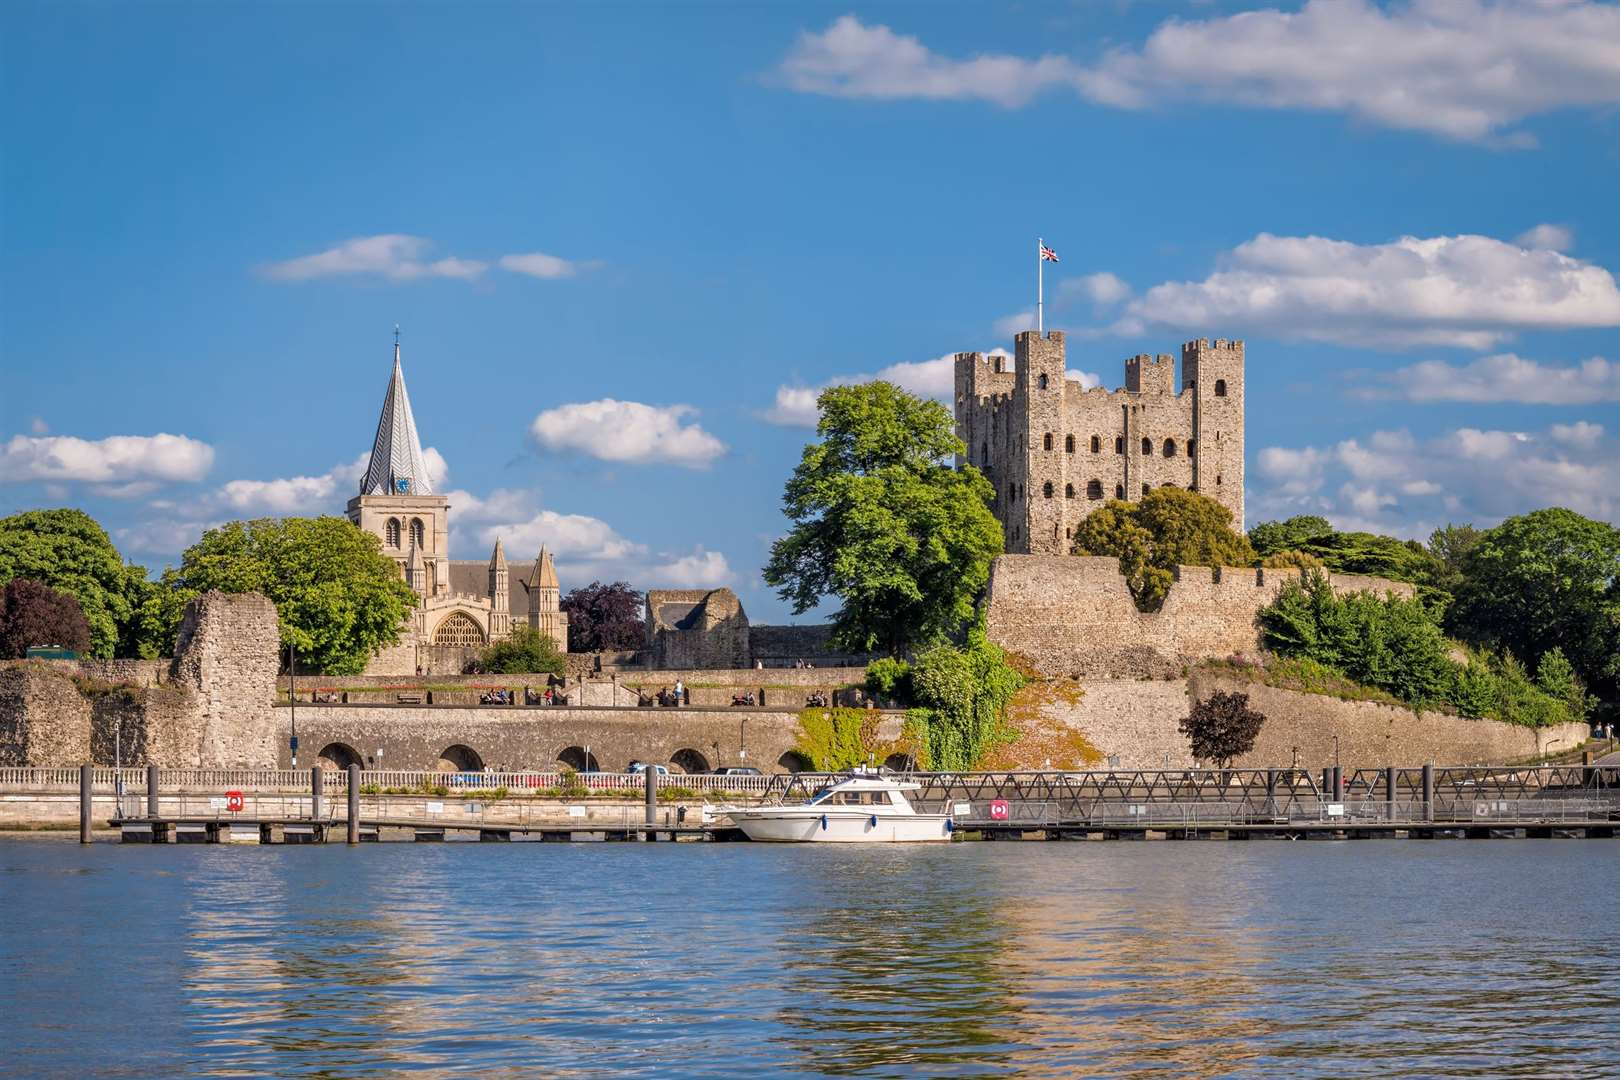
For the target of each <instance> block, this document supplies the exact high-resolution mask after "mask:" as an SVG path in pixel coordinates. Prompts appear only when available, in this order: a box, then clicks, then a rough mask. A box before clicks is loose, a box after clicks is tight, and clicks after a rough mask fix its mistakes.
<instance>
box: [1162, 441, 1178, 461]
mask: <svg viewBox="0 0 1620 1080" xmlns="http://www.w3.org/2000/svg"><path fill="white" fill-rule="evenodd" d="M1164 456H1165V457H1175V456H1176V440H1174V439H1166V440H1164Z"/></svg>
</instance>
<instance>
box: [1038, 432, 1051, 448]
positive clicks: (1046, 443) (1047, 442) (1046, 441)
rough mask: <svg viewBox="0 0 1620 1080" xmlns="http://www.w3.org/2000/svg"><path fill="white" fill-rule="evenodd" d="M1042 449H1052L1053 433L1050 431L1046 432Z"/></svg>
mask: <svg viewBox="0 0 1620 1080" xmlns="http://www.w3.org/2000/svg"><path fill="white" fill-rule="evenodd" d="M1041 449H1042V450H1050V449H1052V433H1051V432H1050V431H1048V432H1047V433H1046V438H1044V439H1042V440H1041Z"/></svg>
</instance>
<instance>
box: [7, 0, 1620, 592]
mask: <svg viewBox="0 0 1620 1080" xmlns="http://www.w3.org/2000/svg"><path fill="white" fill-rule="evenodd" d="M0 86H3V96H0V155H3V158H0V514H8V513H13V512H16V511H20V510H24V509H29V508H35V507H47V506H77V507H81V508H83V509H85V510H86V511H88V512H89V513H91V514H92V515H94V516H95V517H96V518H97V519H98V520H100V521H101V522H102V523H103V524H104V525H105V526H106V527H107V529H108V531H109V533H110V534H111V535H112V537H113V539H114V541H115V542H116V543H117V544H118V546H119V547H120V549H121V550H122V551H123V552H124V554H125V555H126V557H128V558H130V559H132V560H134V561H137V562H140V563H143V564H145V565H147V566H150V567H152V568H154V570H156V569H158V568H161V567H162V566H164V565H167V564H173V563H176V562H177V561H178V558H179V553H180V552H181V551H183V550H184V549H185V548H186V547H187V546H188V545H189V544H191V543H192V542H194V541H195V540H196V539H197V538H198V537H199V536H200V535H201V533H202V532H203V531H204V530H205V529H206V528H208V527H210V526H213V525H217V524H219V523H221V522H224V521H228V520H232V519H236V518H243V517H255V516H263V515H268V514H316V513H338V514H340V513H342V512H343V508H344V505H345V503H346V502H347V500H348V498H349V497H350V496H351V495H353V494H354V493H356V492H357V490H358V484H359V479H360V475H361V473H362V472H363V470H364V465H365V461H364V458H365V455H366V452H367V451H368V449H369V447H370V444H371V438H372V435H373V433H374V431H375V427H376V423H377V415H378V412H379V410H380V408H381V404H382V398H383V393H384V390H385V389H386V383H387V379H388V375H389V370H390V365H391V361H392V351H393V341H394V328H395V326H396V324H397V325H398V326H399V327H400V338H401V349H402V355H403V362H404V370H405V375H406V380H407V383H408V386H409V390H410V396H411V400H412V405H413V407H414V410H415V416H416V422H417V426H418V429H419V430H420V432H421V434H422V440H423V442H424V444H425V445H426V446H427V447H428V448H429V449H428V456H429V458H430V460H431V462H432V464H433V466H434V468H435V471H436V472H437V473H438V476H437V477H436V478H435V479H436V482H437V483H438V485H439V488H440V490H441V491H444V492H448V493H449V494H450V498H451V503H452V509H451V523H452V532H451V545H452V554H453V555H454V556H455V557H457V558H487V556H488V553H489V550H490V547H491V545H492V544H493V542H494V539H495V538H496V537H497V536H500V537H502V538H503V539H504V540H505V545H506V548H507V551H508V552H509V553H511V555H512V556H513V557H525V558H526V557H532V553H533V552H534V551H536V550H537V549H538V548H539V547H540V545H541V544H542V543H544V544H546V545H548V546H549V547H550V548H551V549H552V550H553V551H554V552H556V554H557V556H558V570H559V574H560V576H561V578H562V583H563V587H564V588H565V589H567V588H572V587H574V586H577V585H582V584H587V583H588V582H590V581H591V580H593V579H598V578H600V579H602V580H614V579H624V580H628V581H630V582H631V583H632V584H633V585H635V586H637V587H638V588H649V587H700V586H721V585H726V586H730V587H732V588H734V589H736V590H737V592H738V593H739V595H740V596H741V597H742V599H743V602H744V604H745V606H746V607H747V610H748V611H749V613H750V615H751V617H752V618H753V619H754V620H755V621H784V620H789V619H791V618H792V617H793V616H792V614H791V612H790V611H789V609H788V607H787V606H786V605H785V604H784V603H783V602H782V601H780V600H779V599H778V598H777V597H776V596H775V595H774V593H773V592H772V591H771V590H770V589H769V588H768V587H767V586H765V584H764V583H763V581H762V580H761V578H760V574H759V568H760V567H761V566H762V565H763V564H764V562H765V560H766V558H767V557H768V553H769V549H770V544H771V542H772V541H773V540H774V539H775V538H777V537H779V536H780V535H781V534H782V533H783V531H784V530H785V528H786V524H787V523H786V520H785V518H784V517H783V516H782V513H781V492H782V485H783V482H784V481H785V480H786V478H787V476H788V474H789V473H790V471H791V470H792V468H793V466H794V464H795V463H796V462H797V460H798V456H799V453H800V451H801V449H802V447H803V445H804V444H805V442H806V441H807V440H808V439H810V438H811V437H813V422H814V393H815V391H816V390H818V389H819V388H821V387H823V386H825V385H828V384H829V383H833V382H849V381H855V380H861V379H869V378H873V377H884V378H890V379H894V380H896V381H898V382H899V383H900V384H901V385H903V386H905V387H906V388H908V389H910V390H913V391H915V392H918V393H924V394H932V395H935V396H938V397H940V398H941V399H942V400H945V399H948V397H949V393H950V361H949V357H950V355H951V354H952V353H955V352H958V351H967V350H990V349H993V348H997V347H1001V348H1009V349H1010V348H1011V346H1012V334H1013V333H1014V332H1015V331H1016V330H1018V329H1022V328H1026V327H1028V326H1030V325H1031V321H1032V320H1031V312H1032V309H1033V306H1034V300H1035V296H1034V293H1035V288H1034V286H1035V250H1036V249H1035V244H1036V238H1037V237H1041V238H1044V239H1045V241H1046V242H1047V244H1048V245H1049V246H1050V247H1052V248H1054V249H1055V250H1056V251H1057V252H1058V255H1059V257H1060V259H1061V261H1060V262H1059V263H1058V264H1056V265H1051V264H1049V269H1048V272H1047V276H1046V296H1047V304H1046V323H1047V328H1048V329H1063V330H1065V331H1067V333H1068V350H1069V353H1068V366H1069V367H1070V369H1071V370H1073V371H1075V372H1079V373H1084V376H1085V377H1086V378H1087V379H1088V380H1090V379H1096V380H1100V381H1101V382H1103V383H1105V384H1106V385H1108V386H1110V387H1115V386H1118V385H1120V384H1121V383H1122V381H1123V363H1122V362H1123V359H1124V358H1125V357H1126V356H1129V355H1132V354H1135V353H1139V352H1154V353H1158V352H1169V353H1174V352H1177V351H1178V346H1179V345H1180V343H1181V342H1183V341H1186V340H1190V339H1192V338H1195V337H1212V338H1213V337H1236V338H1242V339H1245V341H1246V342H1247V364H1248V368H1247V395H1248V396H1247V458H1248V487H1247V492H1246V495H1247V513H1248V521H1247V524H1249V525H1253V524H1255V523H1256V522H1259V521H1262V520H1268V519H1274V518H1281V517H1286V516H1289V515H1291V514H1296V513H1320V514H1324V515H1325V516H1327V517H1328V518H1329V519H1330V520H1331V521H1333V522H1334V523H1335V524H1336V525H1338V526H1339V527H1341V528H1365V529H1373V530H1376V531H1380V532H1386V533H1391V534H1394V535H1399V536H1403V537H1418V538H1421V537H1424V536H1426V535H1427V534H1428V532H1429V531H1430V530H1432V529H1434V528H1435V527H1437V526H1439V525H1443V524H1446V523H1448V522H1473V523H1476V524H1479V525H1482V526H1483V525H1490V524H1494V523H1495V522H1497V521H1500V520H1501V519H1502V518H1503V517H1505V516H1509V515H1512V514H1517V513H1522V512H1525V511H1528V510H1531V509H1535V508H1538V507H1541V506H1547V505H1563V506H1568V507H1570V508H1572V509H1575V510H1577V511H1579V512H1581V513H1584V514H1588V515H1591V516H1594V517H1598V518H1602V519H1605V520H1609V521H1615V520H1620V287H1617V285H1616V282H1615V279H1614V272H1615V271H1616V270H1617V269H1620V195H1617V191H1620V188H1617V186H1616V182H1615V179H1614V177H1615V175H1616V172H1617V169H1620V110H1617V105H1620V6H1617V5H1616V4H1614V3H1594V2H1585V0H1567V2H1560V0H1525V2H1499V3H1493V2H1487V0H1419V2H1415V3H1389V4H1382V5H1380V4H1375V3H1372V2H1370V0H1312V2H1310V3H1305V4H1279V5H1277V6H1274V7H1256V6H1253V5H1251V4H1244V3H1227V2H1205V3H1187V4H1181V3H1169V2H1150V0H1135V2H1129V0H1097V2H1084V3H1074V4H1067V5H1061V4H1035V3H1024V4H1010V5H1008V4H995V5H990V4H973V5H962V6H946V5H918V4H898V5H885V4H869V5H861V6H855V7H852V6H850V5H848V4H840V5H836V6H822V5H816V4H803V5H790V4H786V3H775V4H768V5H766V4H760V5H751V6H745V5H722V4H702V5H685V6H677V5H652V4H648V5H634V6H633V5H616V4H595V5H578V6H539V5H529V4H521V5H503V4H499V3H483V4H478V5H452V4H448V3H446V4H398V5H381V4H361V3H348V4H331V5H313V4H275V5H271V4H262V5H245V4H223V5H204V4H200V3H189V4H187V3H166V4H140V3H128V4H117V5H109V4H102V3H96V4H77V3H72V2H60V0H59V2H51V3H30V2H27V0H18V2H13V3H8V4H6V5H4V7H3V8H0ZM805 617H806V618H810V617H811V616H805Z"/></svg>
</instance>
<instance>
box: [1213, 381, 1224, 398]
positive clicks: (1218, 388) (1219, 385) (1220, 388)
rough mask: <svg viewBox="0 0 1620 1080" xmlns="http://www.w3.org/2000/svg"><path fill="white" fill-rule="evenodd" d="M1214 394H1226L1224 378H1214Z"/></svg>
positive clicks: (1217, 395) (1220, 395)
mask: <svg viewBox="0 0 1620 1080" xmlns="http://www.w3.org/2000/svg"><path fill="white" fill-rule="evenodd" d="M1215 396H1216V397H1225V396H1226V380H1225V379H1216V380H1215Z"/></svg>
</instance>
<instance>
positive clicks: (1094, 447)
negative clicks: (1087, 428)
mask: <svg viewBox="0 0 1620 1080" xmlns="http://www.w3.org/2000/svg"><path fill="white" fill-rule="evenodd" d="M1091 452H1092V453H1093V454H1100V453H1102V437H1101V436H1099V435H1093V436H1092V437H1091Z"/></svg>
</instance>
